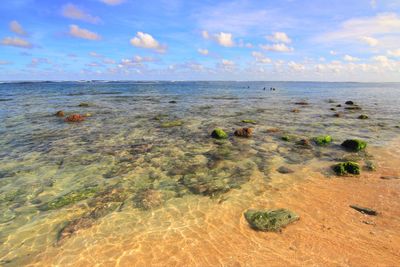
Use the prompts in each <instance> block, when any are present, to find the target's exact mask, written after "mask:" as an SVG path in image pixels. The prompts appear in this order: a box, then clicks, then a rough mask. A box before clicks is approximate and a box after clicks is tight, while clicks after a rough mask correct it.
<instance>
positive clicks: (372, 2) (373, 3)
mask: <svg viewBox="0 0 400 267" xmlns="http://www.w3.org/2000/svg"><path fill="white" fill-rule="evenodd" d="M369 4H370V5H371V7H372V8H376V0H371V1H370V2H369Z"/></svg>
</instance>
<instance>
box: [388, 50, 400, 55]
mask: <svg viewBox="0 0 400 267" xmlns="http://www.w3.org/2000/svg"><path fill="white" fill-rule="evenodd" d="M387 54H388V55H389V56H392V57H400V48H399V49H395V50H388V51H387Z"/></svg>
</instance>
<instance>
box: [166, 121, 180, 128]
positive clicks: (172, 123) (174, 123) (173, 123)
mask: <svg viewBox="0 0 400 267" xmlns="http://www.w3.org/2000/svg"><path fill="white" fill-rule="evenodd" d="M182 125H183V121H181V120H174V121H165V122H163V123H161V127H162V128H171V127H176V126H182Z"/></svg>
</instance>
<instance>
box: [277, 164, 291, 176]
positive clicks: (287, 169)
mask: <svg viewBox="0 0 400 267" xmlns="http://www.w3.org/2000/svg"><path fill="white" fill-rule="evenodd" d="M277 171H278V172H279V173H282V174H288V173H294V170H292V169H289V168H288V167H285V166H281V167H279V168H278V169H277Z"/></svg>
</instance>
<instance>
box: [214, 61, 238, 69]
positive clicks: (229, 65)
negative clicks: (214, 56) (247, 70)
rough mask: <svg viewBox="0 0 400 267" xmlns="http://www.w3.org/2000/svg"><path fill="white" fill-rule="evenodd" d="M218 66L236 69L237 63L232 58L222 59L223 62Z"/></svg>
mask: <svg viewBox="0 0 400 267" xmlns="http://www.w3.org/2000/svg"><path fill="white" fill-rule="evenodd" d="M218 67H219V68H221V69H223V70H225V71H232V70H234V69H235V67H236V64H235V62H233V61H232V60H228V59H222V60H221V62H220V63H219V64H218Z"/></svg>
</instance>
